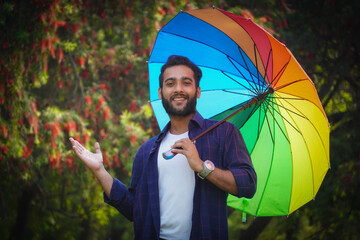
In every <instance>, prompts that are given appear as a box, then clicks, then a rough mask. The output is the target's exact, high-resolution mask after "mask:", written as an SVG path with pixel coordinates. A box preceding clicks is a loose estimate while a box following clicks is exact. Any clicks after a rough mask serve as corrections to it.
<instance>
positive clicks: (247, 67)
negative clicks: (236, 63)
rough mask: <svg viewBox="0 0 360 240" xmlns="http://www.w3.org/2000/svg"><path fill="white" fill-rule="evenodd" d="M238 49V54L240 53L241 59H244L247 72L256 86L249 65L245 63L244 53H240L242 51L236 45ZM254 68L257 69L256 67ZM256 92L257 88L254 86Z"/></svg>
mask: <svg viewBox="0 0 360 240" xmlns="http://www.w3.org/2000/svg"><path fill="white" fill-rule="evenodd" d="M238 49H239V52H240V55H241V57H242V59H243V61H244V63H245V66H246V69H247V70H248V72H249V73H250V77H251V80H252V82H253V83H254V85H255V88H256V83H255V81H254V78H253V76H252V74H251V71H250V68H249V66H248V65H247V63H246V61H245V58H244V55H243V53H242V51H241V48H240V47H238ZM256 70H257V71H258V69H256ZM256 92H259V89H257V88H256Z"/></svg>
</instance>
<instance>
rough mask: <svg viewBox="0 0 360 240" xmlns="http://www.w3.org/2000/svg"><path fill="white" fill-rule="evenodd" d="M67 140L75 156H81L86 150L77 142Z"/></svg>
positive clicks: (71, 139)
mask: <svg viewBox="0 0 360 240" xmlns="http://www.w3.org/2000/svg"><path fill="white" fill-rule="evenodd" d="M69 139H70V142H71V144H72V148H73V150H74V151H75V153H76V154H77V155H81V154H82V153H83V152H84V151H85V150H86V148H85V147H84V146H83V145H81V143H79V142H78V141H77V140H75V139H73V138H69Z"/></svg>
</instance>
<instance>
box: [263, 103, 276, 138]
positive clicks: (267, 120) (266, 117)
mask: <svg viewBox="0 0 360 240" xmlns="http://www.w3.org/2000/svg"><path fill="white" fill-rule="evenodd" d="M265 104H266V105H269V104H268V103H267V102H265ZM268 110H269V111H268V112H270V114H271V111H270V109H269V108H268ZM271 115H272V114H271ZM265 119H266V122H267V126H268V128H269V132H270V136H271V140H272V142H273V144H275V140H274V139H273V135H272V132H271V128H270V123H269V119H268V116H267V114H266V113H265Z"/></svg>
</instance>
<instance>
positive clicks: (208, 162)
mask: <svg viewBox="0 0 360 240" xmlns="http://www.w3.org/2000/svg"><path fill="white" fill-rule="evenodd" d="M205 165H206V167H207V169H209V170H211V171H212V170H214V168H215V166H214V163H213V162H211V161H209V160H207V161H205Z"/></svg>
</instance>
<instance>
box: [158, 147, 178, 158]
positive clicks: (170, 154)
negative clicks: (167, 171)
mask: <svg viewBox="0 0 360 240" xmlns="http://www.w3.org/2000/svg"><path fill="white" fill-rule="evenodd" d="M178 149H182V148H178ZM172 150H173V149H170V150H167V151H165V152H163V153H162V156H163V158H164V159H165V160H170V159H172V158H173V157H175V156H176V154H177V153H173V152H172Z"/></svg>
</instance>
